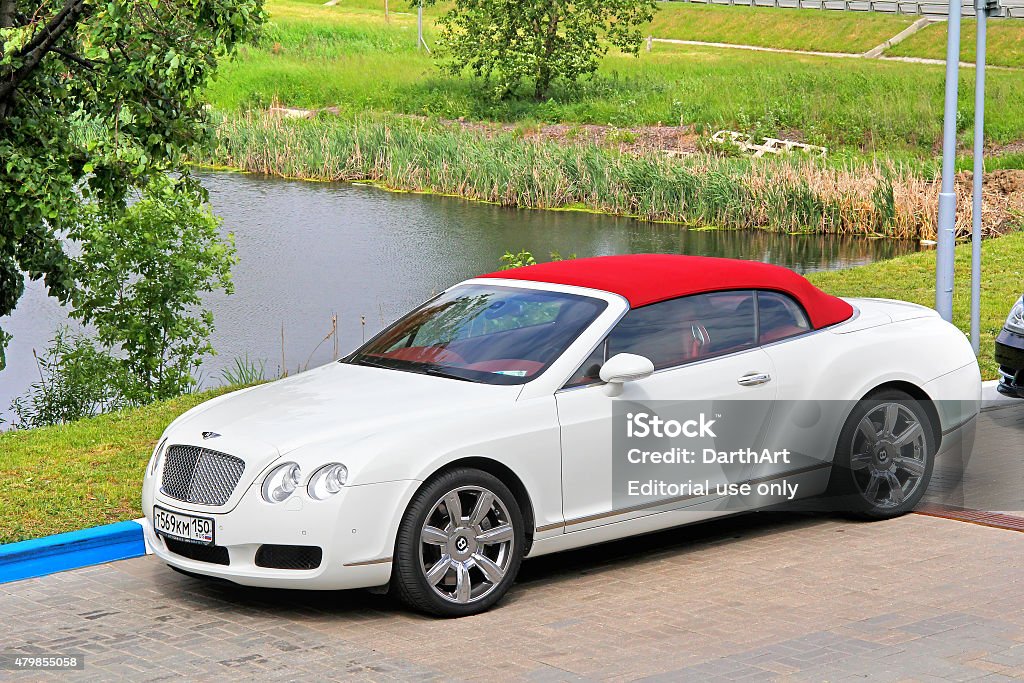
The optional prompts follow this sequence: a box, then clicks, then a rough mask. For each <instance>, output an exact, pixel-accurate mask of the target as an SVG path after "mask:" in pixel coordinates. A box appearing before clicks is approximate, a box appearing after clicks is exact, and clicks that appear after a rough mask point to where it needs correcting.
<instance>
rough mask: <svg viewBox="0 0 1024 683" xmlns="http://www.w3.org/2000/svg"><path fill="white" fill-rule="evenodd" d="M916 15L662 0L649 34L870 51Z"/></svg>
mask: <svg viewBox="0 0 1024 683" xmlns="http://www.w3.org/2000/svg"><path fill="white" fill-rule="evenodd" d="M913 22H914V17H908V16H901V15H895V14H883V13H881V12H815V11H810V10H799V9H774V8H762V7H721V6H717V5H693V4H689V3H685V2H662V3H659V5H658V13H657V14H656V15H655V17H654V21H653V22H651V26H650V28H648V29H646V30H645V33H646V34H650V35H653V36H654V37H655V38H676V39H682V40H700V41H704V42H709V43H730V44H733V45H758V46H762V47H774V48H782V49H787V50H810V51H814V52H852V53H860V52H867V51H868V50H870V49H871V48H873V47H875V46H876V45H879V44H881V43H883V42H885V41H886V40H888V39H889V38H892V37H893V36H894V35H896V34H897V33H899V32H900V31H902V30H903V29H905V28H906V27H908V26H910V24H912V23H913Z"/></svg>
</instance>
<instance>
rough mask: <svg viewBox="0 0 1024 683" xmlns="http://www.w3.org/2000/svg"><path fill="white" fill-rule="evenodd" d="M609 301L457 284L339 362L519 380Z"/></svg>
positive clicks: (543, 365)
mask: <svg viewBox="0 0 1024 683" xmlns="http://www.w3.org/2000/svg"><path fill="white" fill-rule="evenodd" d="M607 305H608V304H607V302H605V301H602V300H601V299H595V298H592V297H588V296H578V295H575V294H563V293H560V292H548V291H542V290H536V289H519V288H517V287H499V286H493V285H462V286H460V287H454V288H452V289H450V290H448V291H447V292H445V293H444V294H441V295H440V296H438V297H437V298H435V299H433V300H431V301H428V302H427V303H425V304H423V305H422V306H420V307H419V308H417V309H416V310H414V311H413V312H412V313H409V314H408V315H406V316H405V317H404V318H402V319H400V320H399V321H398V322H396V323H395V324H394V325H392V326H391V327H389V328H387V329H386V330H384V331H383V332H381V333H380V334H379V335H377V336H376V337H374V338H373V339H371V340H370V341H369V342H367V343H366V344H365V345H364V346H363V347H362V348H360V349H359V350H357V351H356V352H355V353H353V354H352V355H351V356H349V357H348V358H346V359H344V361H343V362H346V363H355V364H357V365H370V366H374V367H384V368H389V369H394V370H404V371H407V372H420V373H423V374H431V375H439V376H443V377H451V378H453V379H461V380H467V381H471V382H483V383H487V384H523V383H524V382H528V381H530V380H531V379H533V378H535V377H537V376H538V375H540V374H541V373H542V372H544V370H546V369H547V367H548V366H549V365H550V364H551V363H553V362H554V361H555V360H556V359H557V358H558V357H559V356H560V355H562V352H564V351H565V349H566V348H568V346H569V344H571V343H572V342H573V341H574V340H575V339H576V337H578V336H579V335H580V333H582V332H583V330H585V329H586V328H587V326H588V325H590V323H592V322H593V321H594V319H595V318H597V316H598V315H599V314H600V313H601V311H603V310H604V309H605V308H606V307H607Z"/></svg>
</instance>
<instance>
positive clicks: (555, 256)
mask: <svg viewBox="0 0 1024 683" xmlns="http://www.w3.org/2000/svg"><path fill="white" fill-rule="evenodd" d="M574 258H576V254H569V256H568V259H569V260H572V259H574ZM551 260H552V261H563V260H565V259H563V258H562V255H561V254H560V253H559V252H557V251H553V252H551ZM498 263H499V266H498V270H510V269H512V268H522V267H523V266H535V265H537V259H535V258H534V257H533V253H532V252H529V251H527V250H526V249H521V250H520V251H519V253H518V254H513V253H512V252H511V251H506V252H505V253H504V254H503V255H502V257H501V258H500V259H498Z"/></svg>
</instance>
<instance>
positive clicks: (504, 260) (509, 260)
mask: <svg viewBox="0 0 1024 683" xmlns="http://www.w3.org/2000/svg"><path fill="white" fill-rule="evenodd" d="M498 263H499V264H500V266H499V268H498V270H511V269H512V268H522V267H523V266H533V265H536V264H537V259H535V258H534V257H533V254H532V253H530V252H529V251H527V250H525V249H521V250H520V251H519V253H518V254H513V253H512V252H511V251H506V252H505V253H504V255H503V256H502V257H501V258H500V259H499V260H498Z"/></svg>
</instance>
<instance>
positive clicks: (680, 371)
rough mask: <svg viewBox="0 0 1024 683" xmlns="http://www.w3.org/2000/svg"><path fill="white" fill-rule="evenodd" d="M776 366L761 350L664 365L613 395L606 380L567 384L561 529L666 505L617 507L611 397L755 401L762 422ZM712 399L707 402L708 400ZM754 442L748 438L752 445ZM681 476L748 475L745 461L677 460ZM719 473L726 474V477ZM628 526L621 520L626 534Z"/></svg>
mask: <svg viewBox="0 0 1024 683" xmlns="http://www.w3.org/2000/svg"><path fill="white" fill-rule="evenodd" d="M774 374H775V368H774V367H773V365H772V361H771V359H770V357H769V356H768V354H766V353H765V352H764V351H763V350H761V349H759V348H754V349H750V350H748V351H743V352H740V353H735V354H732V355H727V356H722V357H719V358H714V359H711V360H707V361H701V362H696V363H691V364H688V365H683V366H680V367H677V368H668V369H665V370H661V371H659V372H656V373H655V374H653V375H651V376H650V377H648V378H646V379H643V380H639V381H634V382H627V383H626V384H625V385H624V389H623V392H622V394H621V395H620V396H618V397H615V398H612V397H609V396H608V395H606V394H605V393H604V391H603V385H590V386H585V387H579V388H574V389H566V390H563V391H561V392H559V393H557V394H556V396H555V398H556V403H557V406H558V419H559V423H560V425H561V443H562V492H563V493H562V498H563V503H562V507H563V512H564V514H565V519H566V532H570V533H571V532H573V531H578V530H582V529H588V528H594V527H598V526H602V525H604V524H609V523H612V522H621V521H623V520H628V519H632V518H637V517H644V516H648V515H651V514H655V513H657V512H660V511H663V510H664V509H665V508H664V507H663V506H661V507H658V508H656V509H655V507H654V506H653V505H649V504H644V505H642V506H628V505H616V504H615V501H614V500H613V458H614V457H622V458H624V457H625V454H624V453H615V452H614V450H615V449H614V447H613V446H614V444H613V424H612V411H613V406H614V405H615V402H616V401H622V402H631V401H641V402H646V401H673V402H680V404H683V403H685V404H691V402H692V405H696V402H712V401H733V400H755V399H756V400H757V401H759V402H760V403H758V404H752V405H755V406H756V410H759V411H763V412H764V413H765V415H763V416H762V417H763V420H764V422H767V419H768V417H769V416H770V411H771V401H772V400H773V399H774V398H775V396H776V392H777V390H776V383H775V382H774ZM752 375H764V376H766V377H764V378H760V379H761V380H762V381H758V382H755V383H747V384H746V385H744V384H741V383H740V380H741V379H742V378H745V377H748V376H752ZM708 405H710V403H708ZM758 445H759V444H755V443H751V444H750V446H751V447H752V448H756V447H757V446H758ZM678 467H680V468H686V469H685V470H681V472H683V473H685V474H684V476H685V477H686V478H689V479H693V480H703V479H704V478H705V477H707V478H708V479H710V480H711V481H712V483H715V482H716V481H721V480H723V478H724V476H727V478H728V479H729V480H732V481H734V482H735V481H738V480H743V479H745V477H746V476H748V474H749V470H750V468H749V466H744V468H743V469H742V470H741V471H740V470H732V471H731V472H730V473H723V471H722V469H721V467H717V468H715V467H709V466H704V465H701V464H700V463H694V464H692V465H679V466H678ZM723 474H724V476H723ZM714 497H715V496H714V495H709V496H705V497H703V498H690V499H687V500H683V501H678V503H676V502H672V504H671V505H672V507H687V506H691V505H697V504H701V503H704V502H707V501H708V500H711V499H713V498H714ZM665 518H666V525H672V524H675V523H678V522H677V521H675V520H677V519H678V516H674V515H665ZM627 528H628V525H624V533H629V532H628V531H626V529H627Z"/></svg>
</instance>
